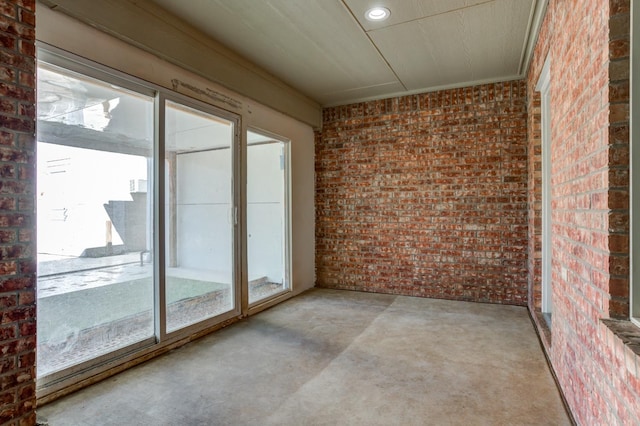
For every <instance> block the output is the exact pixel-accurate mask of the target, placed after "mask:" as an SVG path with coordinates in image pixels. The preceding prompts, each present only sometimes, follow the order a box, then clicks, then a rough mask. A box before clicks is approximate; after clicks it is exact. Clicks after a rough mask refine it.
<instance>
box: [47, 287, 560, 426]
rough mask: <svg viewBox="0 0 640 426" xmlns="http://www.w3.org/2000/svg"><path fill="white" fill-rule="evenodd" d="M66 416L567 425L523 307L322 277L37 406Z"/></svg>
mask: <svg viewBox="0 0 640 426" xmlns="http://www.w3.org/2000/svg"><path fill="white" fill-rule="evenodd" d="M38 415H39V417H40V418H41V420H43V419H46V421H48V424H49V425H51V426H58V425H65V426H66V425H336V424H349V425H527V424H530V425H534V424H535V425H568V424H570V421H569V419H568V417H567V414H566V412H565V411H564V407H563V405H562V402H561V399H560V396H559V393H558V390H557V388H556V386H555V383H554V381H553V379H552V377H551V374H550V372H549V369H548V367H547V364H546V362H545V359H544V355H543V353H542V351H541V349H540V345H539V344H538V340H537V337H536V334H535V332H534V329H533V326H532V324H531V321H530V320H529V316H528V314H527V311H526V309H525V308H522V307H514V306H498V305H487V304H476V303H467V302H452V301H444V300H433V299H420V298H411V297H403V296H391V295H381V294H367V293H356V292H347V291H333V290H319V289H314V290H311V291H309V292H307V293H304V294H303V295H302V296H299V297H297V298H295V299H292V300H289V301H287V302H285V303H282V304H280V305H278V306H276V307H275V308H272V309H270V310H268V311H266V312H262V313H260V314H258V315H255V316H253V317H251V318H248V319H246V320H243V321H241V322H239V323H236V324H234V325H232V326H230V327H228V328H226V329H223V330H221V331H218V332H216V333H213V334H211V335H209V336H207V337H204V338H202V339H200V340H198V341H196V342H193V343H191V344H189V345H186V346H184V347H182V348H180V349H177V350H175V351H173V352H170V353H169V354H166V355H164V356H162V357H159V358H157V359H155V360H152V361H150V362H147V363H146V364H143V365H140V366H138V367H136V368H133V369H131V370H128V371H126V372H124V373H122V374H120V375H117V376H115V377H112V378H111V379H107V380H106V381H103V382H101V383H99V384H97V385H94V386H92V387H90V388H87V389H85V390H82V391H80V392H77V393H75V394H72V395H70V396H68V397H66V398H63V399H61V400H58V401H55V402H53V403H51V404H49V405H46V406H44V407H41V408H39V409H38Z"/></svg>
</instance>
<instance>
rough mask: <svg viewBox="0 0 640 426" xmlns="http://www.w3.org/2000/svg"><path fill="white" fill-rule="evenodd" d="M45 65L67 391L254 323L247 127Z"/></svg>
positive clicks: (44, 115) (50, 374)
mask: <svg viewBox="0 0 640 426" xmlns="http://www.w3.org/2000/svg"><path fill="white" fill-rule="evenodd" d="M40 57H41V61H40V63H39V65H38V122H37V129H38V149H37V153H38V170H37V173H38V182H37V185H38V201H37V211H38V214H37V217H38V233H37V241H38V300H37V317H38V331H37V337H38V350H37V354H38V355H37V356H38V360H37V363H38V370H37V371H38V379H39V384H40V385H42V384H49V383H55V384H56V386H57V383H59V382H60V380H66V378H67V377H72V376H74V377H77V376H78V375H82V374H85V373H86V374H87V375H90V374H94V373H91V371H94V370H95V369H100V368H103V369H106V368H108V365H109V363H111V362H112V360H114V359H123V358H126V357H127V356H132V355H131V354H136V353H140V352H141V351H145V350H147V351H151V350H154V348H155V347H157V345H165V344H170V343H171V342H173V341H177V340H180V339H184V338H185V337H188V336H189V335H190V334H192V333H194V332H198V331H202V330H204V329H205V328H207V327H209V326H211V325H214V324H215V323H217V322H220V321H224V320H226V319H229V318H231V317H233V316H239V315H240V313H241V310H240V298H239V293H240V292H239V291H238V289H239V276H240V274H239V273H238V272H237V271H238V268H239V266H238V265H239V264H240V261H239V259H240V257H239V255H238V247H239V243H238V241H237V239H238V238H237V235H238V232H237V228H238V226H239V225H238V215H237V211H238V210H237V204H236V200H237V199H238V196H237V193H238V187H239V185H238V183H237V182H238V180H237V179H234V176H236V175H237V174H238V169H239V166H238V164H237V159H238V158H239V156H238V154H237V151H238V150H239V132H238V123H239V119H238V117H237V116H236V115H234V114H232V113H229V112H227V111H223V110H220V109H217V108H215V107H213V106H211V105H208V104H205V103H202V102H198V101H196V100H193V99H190V98H187V97H184V96H180V95H178V94H175V93H165V90H164V89H162V88H159V87H153V88H149V87H147V86H146V85H145V84H144V83H143V82H138V81H136V82H131V81H129V80H128V79H127V78H125V77H124V76H120V75H115V74H114V73H112V72H105V71H102V70H99V69H96V68H90V67H88V66H84V65H83V64H81V63H79V62H75V61H71V60H66V59H65V58H63V57H60V56H59V55H56V54H48V53H46V52H41V54H40ZM44 59H52V61H51V62H48V61H45V60H44Z"/></svg>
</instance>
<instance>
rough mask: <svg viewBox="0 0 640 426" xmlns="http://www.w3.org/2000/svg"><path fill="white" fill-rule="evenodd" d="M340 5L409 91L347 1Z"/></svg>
mask: <svg viewBox="0 0 640 426" xmlns="http://www.w3.org/2000/svg"><path fill="white" fill-rule="evenodd" d="M340 3H342V5H343V6H344V7H345V9H347V10H348V11H349V14H351V17H352V18H353V20H354V21H355V22H356V24H357V25H358V26H359V27H360V29H361V30H362V32H363V33H364V35H365V36H366V37H367V39H368V40H369V43H371V45H372V46H373V48H374V49H376V52H378V55H380V58H382V60H383V61H384V63H385V64H387V67H389V70H390V71H391V72H392V73H393V75H394V76H395V78H396V80H397V81H398V83H400V84H401V85H402V88H403V89H404V90H409V89H407V86H406V85H405V84H404V81H402V79H401V78H400V76H398V73H397V72H396V70H395V69H393V67H392V66H391V64H390V63H389V61H387V58H386V57H385V56H384V55H383V54H382V52H381V51H380V49H379V48H378V46H377V45H376V44H375V43H374V41H373V40H372V39H371V37H370V36H369V32H368V31H367V30H365V29H364V27H363V26H362V24H360V21H359V20H358V18H356V15H355V14H354V13H353V10H351V8H350V7H349V6H348V5H347V4H346V3H345V0H340Z"/></svg>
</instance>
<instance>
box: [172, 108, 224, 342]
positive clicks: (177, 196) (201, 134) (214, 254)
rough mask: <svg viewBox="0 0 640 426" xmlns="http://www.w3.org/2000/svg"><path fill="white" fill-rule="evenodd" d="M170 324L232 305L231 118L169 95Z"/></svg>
mask: <svg viewBox="0 0 640 426" xmlns="http://www.w3.org/2000/svg"><path fill="white" fill-rule="evenodd" d="M165 117H166V118H165V240H166V246H165V247H166V248H165V282H166V287H165V289H166V290H165V291H166V328H167V332H172V331H175V330H177V329H180V328H183V327H186V326H188V325H191V324H195V323H197V322H200V321H202V320H205V319H207V318H212V317H215V316H218V315H220V314H223V313H225V312H229V311H231V310H232V309H234V306H235V294H234V290H235V287H234V283H235V279H234V277H235V273H234V265H235V258H234V229H235V221H236V211H235V208H234V199H233V169H234V168H233V161H234V158H233V149H232V147H233V142H234V123H233V122H232V121H228V120H225V119H223V118H220V117H218V116H215V115H212V114H208V113H205V112H202V111H199V110H196V109H193V108H190V107H187V106H184V105H182V104H179V103H176V102H172V101H167V102H166V110H165Z"/></svg>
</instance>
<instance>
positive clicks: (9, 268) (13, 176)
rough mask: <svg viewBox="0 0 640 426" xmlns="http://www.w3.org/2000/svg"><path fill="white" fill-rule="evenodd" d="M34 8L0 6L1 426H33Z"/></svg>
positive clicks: (20, 0)
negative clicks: (30, 425)
mask: <svg viewBox="0 0 640 426" xmlns="http://www.w3.org/2000/svg"><path fill="white" fill-rule="evenodd" d="M34 26H35V1H34V0H15V1H12V0H8V1H7V0H5V1H2V2H0V424H8V425H18V424H33V423H35V414H34V411H33V410H34V408H35V346H36V336H35V334H36V332H35V330H36V325H35V269H36V267H35V265H36V263H35V247H34V245H35V243H34V236H35V212H34V199H35V173H34V171H35V156H34V154H35V152H34V151H35V137H34V132H35V124H34V120H35V47H34V41H35V27H34Z"/></svg>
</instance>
